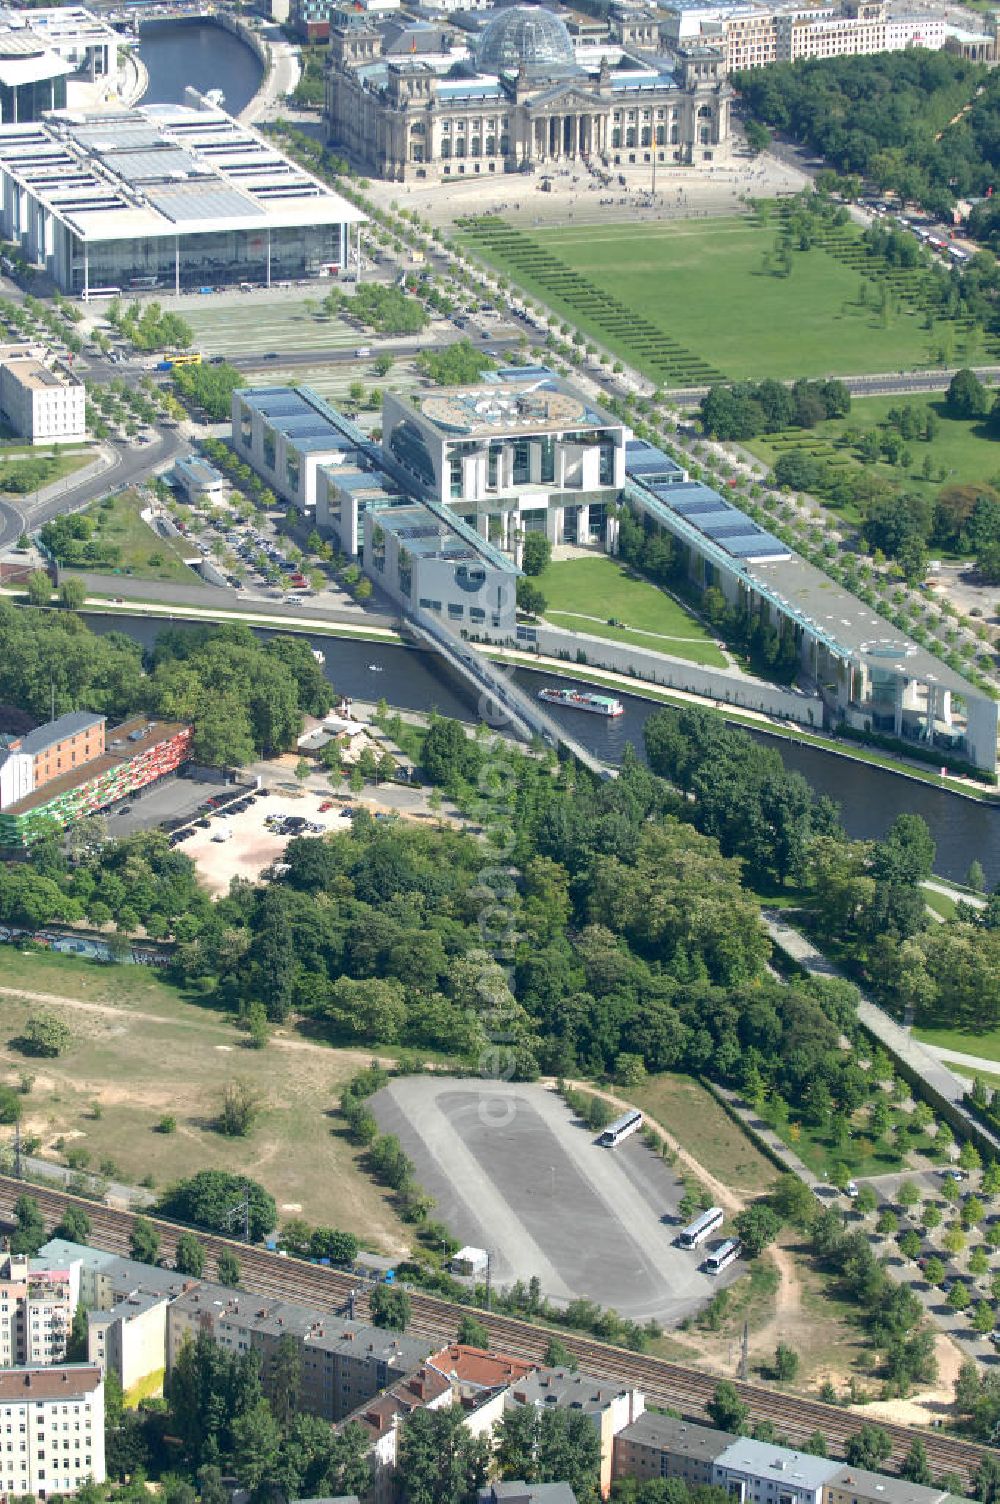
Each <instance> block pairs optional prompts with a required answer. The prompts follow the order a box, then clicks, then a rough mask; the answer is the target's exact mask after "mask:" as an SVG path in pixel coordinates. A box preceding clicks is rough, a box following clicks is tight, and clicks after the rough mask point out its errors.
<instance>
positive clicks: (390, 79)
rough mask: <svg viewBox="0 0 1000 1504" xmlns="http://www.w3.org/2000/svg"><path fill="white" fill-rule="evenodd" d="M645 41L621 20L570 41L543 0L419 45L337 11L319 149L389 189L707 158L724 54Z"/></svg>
mask: <svg viewBox="0 0 1000 1504" xmlns="http://www.w3.org/2000/svg"><path fill="white" fill-rule="evenodd" d="M456 36H457V38H458V40H457V42H456ZM644 43H645V44H647V45H643V44H644ZM656 45H657V44H656V40H655V38H654V36H653V35H652V34H651V33H650V32H644V31H643V30H642V29H641V28H638V27H637V28H636V29H635V31H634V32H633V31H630V29H629V28H628V26H627V25H622V26H620V27H619V29H618V36H617V37H612V38H610V39H609V40H608V41H607V42H606V43H602V44H601V45H596V46H595V45H594V44H593V43H590V44H582V45H574V41H573V38H572V37H571V36H570V33H569V30H568V28H567V26H566V23H565V21H564V20H563V19H562V17H561V16H559V15H557V14H556V13H555V12H553V11H551V10H548V9H546V8H545V7H543V6H540V5H537V6H536V5H515V6H512V7H510V8H508V9H504V10H496V11H494V12H493V13H492V14H490V15H489V19H488V20H487V22H486V24H485V26H484V27H483V29H482V30H481V31H479V33H478V34H477V35H474V36H473V37H471V38H466V37H465V36H464V35H462V34H460V33H457V32H456V31H451V32H443V31H439V32H438V33H437V35H436V36H435V37H431V38H428V36H427V28H426V27H425V28H423V29H415V30H414V33H413V35H412V37H411V38H410V40H409V43H408V42H407V36H406V34H405V32H404V33H403V34H402V35H400V34H399V32H398V28H397V29H396V32H395V33H391V32H390V31H389V30H388V29H387V28H386V26H385V24H384V23H380V22H379V21H377V20H375V19H373V17H372V16H371V15H369V14H367V13H365V12H359V11H335V12H334V13H333V14H332V16H331V22H330V43H329V64H328V69H327V81H326V118H327V127H328V132H329V139H330V144H331V146H333V147H334V149H335V150H338V151H340V152H341V153H342V154H343V155H344V156H346V157H348V158H349V159H350V161H351V162H352V164H354V165H355V166H356V167H358V168H359V169H361V170H363V171H364V172H366V173H368V174H369V175H371V176H374V177H382V178H389V179H391V180H394V181H397V182H404V181H412V180H414V179H429V180H432V181H433V180H446V179H448V178H452V179H454V178H459V177H463V178H468V177H474V176H477V175H478V176H486V175H488V174H490V173H494V174H497V173H504V172H532V171H536V170H538V171H545V170H550V171H551V170H552V169H553V168H554V167H556V166H560V167H561V166H566V165H567V164H569V163H572V162H575V161H580V162H581V163H591V164H594V165H601V166H603V167H605V168H613V167H624V166H634V165H641V164H643V163H647V164H649V165H650V168H651V170H653V169H654V167H655V163H656V162H662V163H664V164H671V165H672V164H674V163H678V162H681V163H702V162H711V161H713V160H714V159H716V158H717V157H718V156H719V155H720V153H722V152H724V150H725V147H726V143H727V141H728V136H729V101H730V97H731V93H732V90H731V87H730V85H729V83H728V82H727V80H726V76H725V66H724V63H723V59H722V54H721V53H719V52H717V51H716V50H715V49H713V48H710V47H701V46H698V47H690V48H677V49H676V50H675V51H673V52H672V53H669V54H666V53H658V52H657V51H656ZM407 46H408V47H409V50H407ZM390 49H391V50H390Z"/></svg>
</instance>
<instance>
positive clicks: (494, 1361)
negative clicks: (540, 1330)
mask: <svg viewBox="0 0 1000 1504" xmlns="http://www.w3.org/2000/svg"><path fill="white" fill-rule="evenodd" d="M427 1367H428V1368H429V1369H431V1370H433V1372H434V1373H438V1374H440V1375H441V1376H442V1378H445V1379H447V1380H448V1383H449V1384H450V1385H451V1402H452V1404H453V1405H460V1406H461V1407H462V1409H463V1410H464V1411H465V1426H466V1430H468V1431H470V1432H471V1433H472V1435H473V1436H489V1435H490V1434H491V1433H492V1431H493V1429H494V1427H495V1426H497V1425H499V1423H500V1421H501V1420H502V1419H503V1412H504V1397H505V1395H506V1393H507V1391H508V1389H509V1388H510V1386H511V1385H512V1384H518V1383H521V1382H522V1381H523V1380H524V1379H526V1378H527V1377H528V1376H529V1374H532V1373H535V1372H536V1370H537V1368H538V1365H537V1363H528V1362H526V1361H525V1360H524V1359H523V1358H510V1357H508V1356H507V1355H506V1353H491V1352H487V1351H485V1349H483V1348H481V1347H469V1346H467V1344H465V1343H464V1342H452V1343H449V1345H448V1346H447V1347H443V1348H441V1350H440V1352H436V1353H432V1354H431V1356H430V1357H429V1358H428V1359H427Z"/></svg>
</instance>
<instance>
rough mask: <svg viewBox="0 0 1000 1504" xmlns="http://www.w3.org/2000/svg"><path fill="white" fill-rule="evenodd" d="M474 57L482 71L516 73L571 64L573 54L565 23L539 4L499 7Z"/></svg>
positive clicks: (549, 69)
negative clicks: (522, 70)
mask: <svg viewBox="0 0 1000 1504" xmlns="http://www.w3.org/2000/svg"><path fill="white" fill-rule="evenodd" d="M476 60H477V62H478V64H479V67H480V68H481V69H482V71H483V72H484V73H516V72H517V70H518V68H520V67H521V66H522V64H523V66H524V67H525V68H526V69H527V70H528V72H529V73H530V72H532V71H535V72H543V71H546V70H548V71H551V70H552V69H553V68H555V69H558V68H573V67H575V65H576V54H575V52H574V51H573V41H572V38H571V37H570V34H569V32H568V31H567V29H566V23H565V21H563V20H562V19H561V18H560V17H559V16H557V15H554V14H553V12H552V11H550V10H546V9H545V8H544V7H543V6H540V5H515V6H512V7H511V9H510V10H502V11H501V12H500V13H499V15H497V16H495V17H494V19H493V20H492V21H490V23H489V25H488V26H487V27H486V29H485V31H484V32H483V34H482V37H481V39H480V42H479V46H478V48H477V53H476Z"/></svg>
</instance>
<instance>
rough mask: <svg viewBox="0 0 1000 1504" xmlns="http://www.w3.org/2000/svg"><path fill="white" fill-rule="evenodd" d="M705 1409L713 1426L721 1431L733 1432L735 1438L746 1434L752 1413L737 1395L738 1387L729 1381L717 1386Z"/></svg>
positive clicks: (725, 1380) (724, 1380) (723, 1381)
mask: <svg viewBox="0 0 1000 1504" xmlns="http://www.w3.org/2000/svg"><path fill="white" fill-rule="evenodd" d="M705 1408H706V1410H707V1411H708V1418H709V1420H710V1421H711V1422H712V1425H713V1426H717V1427H718V1429H719V1430H720V1431H731V1432H732V1433H733V1435H734V1436H742V1435H743V1434H744V1432H745V1430H746V1426H747V1421H748V1420H749V1418H750V1411H749V1409H748V1407H747V1406H746V1405H745V1404H744V1403H743V1401H742V1400H741V1399H740V1397H739V1395H738V1394H737V1392H736V1386H735V1385H734V1384H731V1383H730V1382H729V1380H728V1379H723V1380H722V1382H721V1383H720V1384H716V1386H715V1392H714V1394H713V1395H712V1398H711V1399H710V1400H709V1402H708V1404H707V1405H706V1406H705Z"/></svg>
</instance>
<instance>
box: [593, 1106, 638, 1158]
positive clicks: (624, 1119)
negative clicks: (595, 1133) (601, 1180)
mask: <svg viewBox="0 0 1000 1504" xmlns="http://www.w3.org/2000/svg"><path fill="white" fill-rule="evenodd" d="M641 1127H642V1113H641V1112H639V1111H638V1109H637V1108H633V1109H632V1111H631V1112H623V1113H622V1115H621V1117H620V1118H615V1120H614V1122H613V1123H609V1124H608V1126H607V1127H606V1128H605V1130H604V1132H603V1133H602V1134H601V1136H600V1138H599V1139H598V1140H597V1142H598V1143H599V1144H601V1145H602V1146H603V1147H604V1148H605V1149H616V1148H617V1147H618V1145H619V1144H620V1143H621V1141H622V1139H623V1138H628V1136H629V1134H630V1133H635V1131H636V1129H638V1128H641Z"/></svg>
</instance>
